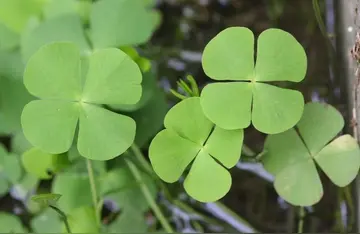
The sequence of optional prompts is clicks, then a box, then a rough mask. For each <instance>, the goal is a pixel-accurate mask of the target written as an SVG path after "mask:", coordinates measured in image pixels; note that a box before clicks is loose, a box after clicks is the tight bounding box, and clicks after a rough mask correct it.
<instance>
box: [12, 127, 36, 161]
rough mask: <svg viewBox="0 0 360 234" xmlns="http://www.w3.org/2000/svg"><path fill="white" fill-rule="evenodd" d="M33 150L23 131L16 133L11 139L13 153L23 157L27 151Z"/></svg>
mask: <svg viewBox="0 0 360 234" xmlns="http://www.w3.org/2000/svg"><path fill="white" fill-rule="evenodd" d="M30 148H32V145H31V144H30V142H29V141H28V140H27V139H26V137H25V136H24V133H23V131H22V130H20V131H18V132H16V133H15V134H14V135H13V137H12V139H11V152H13V153H15V154H17V155H22V154H23V153H24V152H25V151H27V150H29V149H30Z"/></svg>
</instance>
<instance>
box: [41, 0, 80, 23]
mask: <svg viewBox="0 0 360 234" xmlns="http://www.w3.org/2000/svg"><path fill="white" fill-rule="evenodd" d="M78 5H79V1H76V0H50V1H49V3H48V4H46V6H45V7H44V8H43V12H44V16H45V18H46V19H51V18H54V17H57V16H60V15H66V14H74V13H77V9H78ZM69 26H70V25H69Z"/></svg>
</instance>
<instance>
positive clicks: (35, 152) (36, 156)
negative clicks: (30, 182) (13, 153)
mask: <svg viewBox="0 0 360 234" xmlns="http://www.w3.org/2000/svg"><path fill="white" fill-rule="evenodd" d="M21 159H22V165H23V166H24V168H25V170H26V171H27V172H28V173H30V174H33V175H35V176H37V177H38V178H39V179H51V178H52V177H53V174H55V173H57V172H58V171H59V170H61V169H62V168H63V167H64V166H66V165H67V163H68V159H67V155H65V154H49V153H47V152H44V151H42V150H40V149H39V148H35V147H34V148H32V149H30V150H28V151H26V152H25V153H24V154H23V155H22V157H21Z"/></svg>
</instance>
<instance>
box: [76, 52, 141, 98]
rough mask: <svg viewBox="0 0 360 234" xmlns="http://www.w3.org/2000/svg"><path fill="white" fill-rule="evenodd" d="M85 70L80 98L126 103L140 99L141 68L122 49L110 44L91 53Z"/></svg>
mask: <svg viewBox="0 0 360 234" xmlns="http://www.w3.org/2000/svg"><path fill="white" fill-rule="evenodd" d="M87 73H88V74H87V77H86V82H85V86H84V90H83V94H82V99H81V100H82V101H83V102H91V103H97V104H120V103H121V104H127V105H129V104H135V103H136V102H138V101H139V100H140V97H141V85H140V84H141V80H142V74H141V71H140V69H139V67H138V66H137V65H136V63H135V62H134V61H132V60H131V59H130V57H129V56H127V55H126V54H125V53H124V52H122V51H121V50H119V49H115V48H111V49H104V50H100V51H98V52H95V53H93V54H92V55H91V56H90V59H89V70H88V71H87Z"/></svg>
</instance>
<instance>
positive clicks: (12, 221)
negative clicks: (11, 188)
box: [0, 212, 27, 233]
mask: <svg viewBox="0 0 360 234" xmlns="http://www.w3.org/2000/svg"><path fill="white" fill-rule="evenodd" d="M0 232H1V233H27V230H26V229H25V227H24V226H23V225H22V223H21V220H20V218H19V217H17V216H15V215H12V214H8V213H5V212H0Z"/></svg>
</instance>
